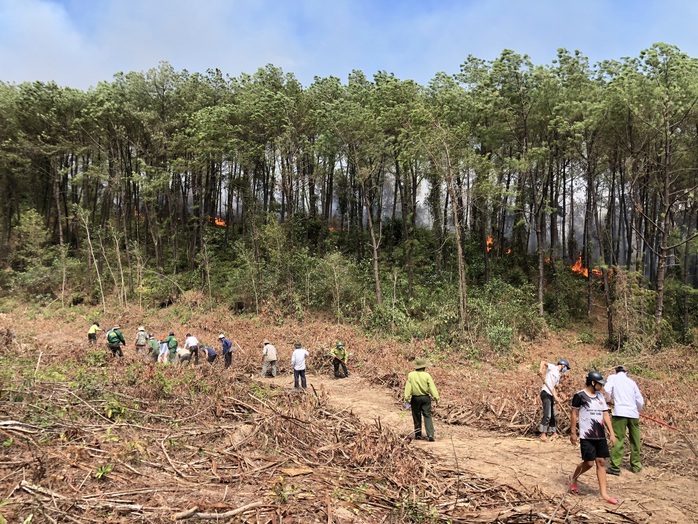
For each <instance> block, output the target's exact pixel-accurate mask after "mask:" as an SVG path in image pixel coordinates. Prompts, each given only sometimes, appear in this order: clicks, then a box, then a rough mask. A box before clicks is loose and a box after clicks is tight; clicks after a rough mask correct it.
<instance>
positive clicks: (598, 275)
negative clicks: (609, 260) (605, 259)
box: [591, 269, 603, 277]
mask: <svg viewBox="0 0 698 524" xmlns="http://www.w3.org/2000/svg"><path fill="white" fill-rule="evenodd" d="M591 273H592V274H593V275H596V276H597V277H601V276H603V271H601V270H600V269H592V270H591Z"/></svg>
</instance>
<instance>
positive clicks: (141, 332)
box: [136, 326, 148, 355]
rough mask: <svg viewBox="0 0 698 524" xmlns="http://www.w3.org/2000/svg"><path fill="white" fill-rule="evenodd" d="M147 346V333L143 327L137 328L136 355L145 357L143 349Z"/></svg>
mask: <svg viewBox="0 0 698 524" xmlns="http://www.w3.org/2000/svg"><path fill="white" fill-rule="evenodd" d="M147 345H148V333H146V331H145V327H143V326H138V331H137V332H136V353H138V354H140V355H145V354H146V351H145V347H146V346H147Z"/></svg>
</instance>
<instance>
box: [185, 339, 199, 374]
mask: <svg viewBox="0 0 698 524" xmlns="http://www.w3.org/2000/svg"><path fill="white" fill-rule="evenodd" d="M184 349H188V350H189V353H190V355H192V356H193V357H194V365H195V366H198V365H199V340H198V339H197V338H196V337H195V336H194V335H192V334H191V333H187V338H186V340H185V341H184Z"/></svg>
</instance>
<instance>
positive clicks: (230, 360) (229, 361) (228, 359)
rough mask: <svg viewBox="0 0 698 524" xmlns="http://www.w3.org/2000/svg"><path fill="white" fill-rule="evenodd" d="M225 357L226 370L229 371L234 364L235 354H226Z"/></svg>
mask: <svg viewBox="0 0 698 524" xmlns="http://www.w3.org/2000/svg"><path fill="white" fill-rule="evenodd" d="M223 356H224V357H225V369H228V368H229V367H230V364H232V363H233V352H232V351H231V352H230V353H226V354H225V355H223Z"/></svg>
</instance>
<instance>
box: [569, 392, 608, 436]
mask: <svg viewBox="0 0 698 524" xmlns="http://www.w3.org/2000/svg"><path fill="white" fill-rule="evenodd" d="M572 409H578V410H579V438H583V439H587V440H602V439H605V438H606V432H605V431H604V429H603V414H604V412H606V411H608V406H607V405H606V401H605V400H604V398H603V394H602V393H601V392H600V391H597V392H596V395H594V396H593V397H590V396H589V394H588V393H587V392H586V391H585V390H581V391H577V392H576V393H575V394H574V397H572Z"/></svg>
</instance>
